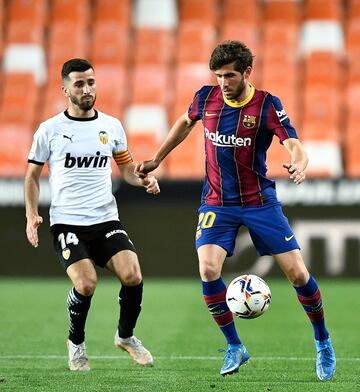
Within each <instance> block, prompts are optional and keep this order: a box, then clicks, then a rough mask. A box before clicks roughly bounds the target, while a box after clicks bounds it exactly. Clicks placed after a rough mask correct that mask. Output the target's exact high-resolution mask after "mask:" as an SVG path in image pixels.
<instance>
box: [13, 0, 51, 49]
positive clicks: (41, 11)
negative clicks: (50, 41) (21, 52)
mask: <svg viewBox="0 0 360 392" xmlns="http://www.w3.org/2000/svg"><path fill="white" fill-rule="evenodd" d="M46 13H47V1H46V0H34V1H28V0H12V1H11V2H9V10H8V18H7V24H8V27H7V34H6V42H7V44H14V43H22V44H23V43H42V42H43V36H44V29H45V22H46Z"/></svg>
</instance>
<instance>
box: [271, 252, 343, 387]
mask: <svg viewBox="0 0 360 392" xmlns="http://www.w3.org/2000/svg"><path fill="white" fill-rule="evenodd" d="M274 257H275V259H276V261H277V262H278V264H279V266H280V267H281V269H282V270H283V271H284V273H285V275H286V277H287V278H288V280H289V281H290V282H291V283H292V285H293V286H294V288H295V290H296V293H297V297H298V299H299V301H300V303H301V305H302V306H303V308H304V310H305V312H306V314H307V316H308V317H309V319H310V321H311V323H312V326H313V328H314V335H315V347H316V351H317V355H316V374H317V376H318V378H319V379H320V380H321V381H327V380H330V379H331V378H332V377H333V376H334V373H335V369H336V358H335V353H334V349H333V346H332V343H331V340H330V337H329V333H328V331H327V329H326V326H325V318H324V309H323V305H322V298H321V293H320V290H319V287H318V285H317V282H316V280H315V278H314V277H313V276H311V275H310V274H309V272H308V270H307V268H306V266H305V264H304V261H303V259H302V256H301V253H300V251H299V250H298V249H295V250H292V251H290V252H286V253H281V254H278V255H274Z"/></svg>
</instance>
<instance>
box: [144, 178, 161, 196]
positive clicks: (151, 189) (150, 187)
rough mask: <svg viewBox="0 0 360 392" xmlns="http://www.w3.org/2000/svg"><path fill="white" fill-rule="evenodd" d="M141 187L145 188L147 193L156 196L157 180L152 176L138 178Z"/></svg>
mask: <svg viewBox="0 0 360 392" xmlns="http://www.w3.org/2000/svg"><path fill="white" fill-rule="evenodd" d="M140 181H141V183H142V185H143V186H144V187H145V189H146V192H147V193H151V194H153V195H158V194H159V193H160V187H159V184H158V181H157V179H156V178H155V177H154V176H151V175H147V176H146V177H145V178H140Z"/></svg>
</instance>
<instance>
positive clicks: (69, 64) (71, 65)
mask: <svg viewBox="0 0 360 392" xmlns="http://www.w3.org/2000/svg"><path fill="white" fill-rule="evenodd" d="M88 69H94V67H93V66H92V65H91V63H90V62H89V61H88V60H85V59H79V58H75V59H71V60H68V61H66V62H65V63H64V64H63V66H62V70H61V77H62V79H63V80H65V79H69V74H70V73H71V72H85V71H87V70H88Z"/></svg>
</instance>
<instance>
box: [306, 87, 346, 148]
mask: <svg viewBox="0 0 360 392" xmlns="http://www.w3.org/2000/svg"><path fill="white" fill-rule="evenodd" d="M337 93H338V90H335V89H325V88H323V89H321V88H319V87H314V88H309V87H307V88H306V90H305V99H304V110H303V112H304V117H303V121H302V128H303V133H302V135H303V139H304V140H332V141H334V142H339V141H340V131H339V126H340V120H341V106H340V102H341V101H340V98H339V96H338V95H337Z"/></svg>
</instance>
